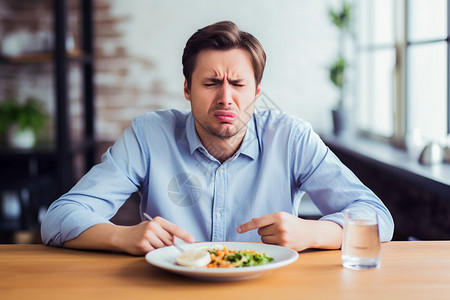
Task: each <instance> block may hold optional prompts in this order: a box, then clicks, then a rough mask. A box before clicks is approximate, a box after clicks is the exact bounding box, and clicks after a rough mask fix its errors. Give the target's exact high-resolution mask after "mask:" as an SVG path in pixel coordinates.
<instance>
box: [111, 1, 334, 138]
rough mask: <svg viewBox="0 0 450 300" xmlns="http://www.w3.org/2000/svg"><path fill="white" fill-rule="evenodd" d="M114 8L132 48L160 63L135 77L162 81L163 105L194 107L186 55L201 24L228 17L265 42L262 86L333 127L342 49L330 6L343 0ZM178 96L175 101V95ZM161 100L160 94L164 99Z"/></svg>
mask: <svg viewBox="0 0 450 300" xmlns="http://www.w3.org/2000/svg"><path fill="white" fill-rule="evenodd" d="M110 3H111V5H112V12H113V13H114V14H117V15H118V16H127V17H128V18H127V21H125V22H123V23H121V25H120V31H122V33H124V36H123V39H124V44H125V45H126V51H127V52H129V53H130V54H132V55H136V56H139V57H144V58H147V59H148V60H150V61H152V62H153V63H154V68H153V69H152V70H151V71H149V72H148V73H144V72H142V73H139V74H137V75H138V76H136V80H137V81H138V82H137V83H138V84H139V85H142V86H151V85H152V83H154V82H158V83H159V84H160V85H161V86H162V88H163V90H164V91H165V94H166V95H170V96H167V101H163V102H162V103H159V105H160V106H161V107H163V108H172V107H175V108H179V109H187V108H189V105H188V102H187V101H185V100H184V97H183V93H182V87H183V80H184V78H183V75H182V66H181V55H182V52H183V49H184V45H185V43H186V41H187V39H188V38H189V37H190V36H191V35H192V34H193V33H194V32H195V31H196V30H197V29H199V28H201V27H204V26H206V25H209V24H211V23H214V22H217V21H221V20H230V21H233V22H235V23H236V24H237V25H238V26H239V27H240V28H241V29H242V30H244V31H248V32H250V33H252V34H253V35H254V36H255V37H256V38H257V39H258V40H259V41H260V42H261V43H262V45H263V47H264V48H265V51H266V54H267V66H266V71H265V74H264V77H263V81H262V86H263V91H264V92H265V93H266V94H267V95H268V96H269V97H270V98H271V99H272V100H274V101H276V102H277V105H278V106H279V107H280V108H281V109H282V110H283V111H285V112H288V113H290V114H293V115H296V116H299V117H301V118H303V119H306V120H308V121H310V122H311V123H312V124H313V126H314V128H315V129H316V130H317V131H323V130H330V129H331V116H330V115H331V113H330V109H331V107H332V106H333V105H334V102H335V100H336V99H337V97H338V94H337V91H336V89H335V88H334V87H333V86H332V84H331V83H330V81H329V79H328V70H327V68H328V66H329V65H330V64H331V62H332V61H333V60H334V59H335V57H336V53H337V41H338V40H337V39H338V33H337V30H336V29H335V28H334V27H333V25H332V24H331V22H330V20H329V18H328V9H329V8H330V7H332V6H333V7H334V6H336V5H338V4H339V3H340V1H339V0H298V1H295V0H279V1H275V0H229V1H224V0H191V1H185V0H167V1H162V0H126V1H124V0H111V1H110ZM174 99H175V100H174ZM159 101H161V100H159Z"/></svg>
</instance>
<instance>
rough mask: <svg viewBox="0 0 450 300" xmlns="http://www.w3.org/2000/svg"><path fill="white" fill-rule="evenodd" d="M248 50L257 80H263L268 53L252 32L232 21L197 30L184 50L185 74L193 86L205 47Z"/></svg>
mask: <svg viewBox="0 0 450 300" xmlns="http://www.w3.org/2000/svg"><path fill="white" fill-rule="evenodd" d="M235 48H237V49H243V50H246V51H247V52H248V53H249V54H250V57H251V61H252V66H253V73H254V74H255V82H256V85H258V84H259V83H260V82H261V79H262V76H263V72H264V67H265V65H266V53H265V52H264V49H263V47H262V46H261V44H260V43H259V41H258V40H257V39H256V38H255V37H254V36H253V35H251V34H250V33H247V32H244V31H241V30H240V29H239V28H238V27H237V26H236V24H234V23H233V22H230V21H222V22H218V23H214V24H212V25H209V26H206V27H204V28H201V29H199V30H197V32H196V33H194V34H193V35H192V36H191V37H190V38H189V40H188V41H187V43H186V47H185V48H184V52H183V58H182V63H183V74H184V77H185V78H186V80H187V83H188V88H189V89H190V88H191V81H192V73H193V72H194V68H195V63H196V59H197V56H198V54H199V53H200V51H202V50H205V49H215V50H229V49H235Z"/></svg>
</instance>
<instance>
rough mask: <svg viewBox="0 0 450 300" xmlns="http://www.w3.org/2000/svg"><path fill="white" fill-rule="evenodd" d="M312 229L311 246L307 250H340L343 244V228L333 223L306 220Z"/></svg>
mask: <svg viewBox="0 0 450 300" xmlns="http://www.w3.org/2000/svg"><path fill="white" fill-rule="evenodd" d="M304 221H305V222H307V223H309V224H307V225H308V227H309V228H310V230H311V231H310V232H311V235H310V245H309V246H308V247H307V248H320V249H339V248H340V247H341V244H342V232H343V230H342V227H341V226H340V225H339V224H337V223H335V222H331V221H316V220H304Z"/></svg>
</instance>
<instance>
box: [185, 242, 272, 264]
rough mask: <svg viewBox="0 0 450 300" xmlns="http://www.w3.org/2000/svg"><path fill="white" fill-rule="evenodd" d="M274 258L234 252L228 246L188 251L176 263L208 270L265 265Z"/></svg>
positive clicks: (258, 253) (243, 251) (252, 251)
mask: <svg viewBox="0 0 450 300" xmlns="http://www.w3.org/2000/svg"><path fill="white" fill-rule="evenodd" d="M271 261H273V257H271V256H268V255H267V254H265V253H264V252H256V251H255V250H251V249H247V250H238V251H237V250H234V249H228V248H227V247H226V246H221V245H214V246H211V247H207V248H197V249H193V250H189V251H186V252H184V253H182V254H181V255H180V256H178V258H177V260H176V262H177V264H179V265H181V266H188V267H206V268H240V267H251V266H259V265H265V264H268V263H270V262H271Z"/></svg>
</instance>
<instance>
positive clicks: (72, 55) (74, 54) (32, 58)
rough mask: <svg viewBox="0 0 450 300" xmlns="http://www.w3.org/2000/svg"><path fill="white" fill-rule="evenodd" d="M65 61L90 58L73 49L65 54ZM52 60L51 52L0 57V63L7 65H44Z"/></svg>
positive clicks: (82, 60)
mask: <svg viewBox="0 0 450 300" xmlns="http://www.w3.org/2000/svg"><path fill="white" fill-rule="evenodd" d="M67 59H68V60H69V61H81V62H84V61H86V62H88V61H89V60H91V57H90V56H89V55H85V54H83V52H82V51H81V50H79V49H75V50H72V51H70V52H68V53H67ZM53 60H54V54H53V52H39V53H28V54H22V55H17V56H0V63H9V64H13V63H16V64H25V63H46V62H53Z"/></svg>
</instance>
